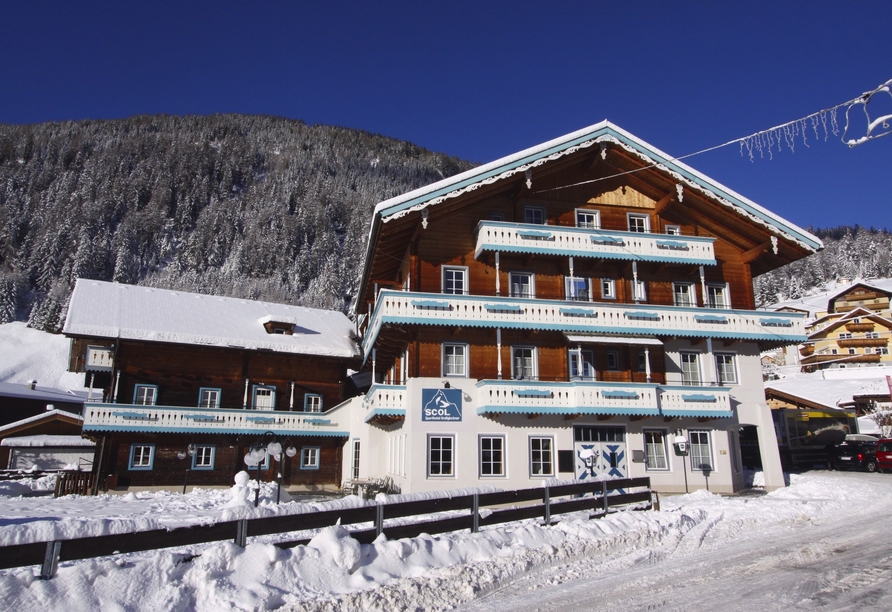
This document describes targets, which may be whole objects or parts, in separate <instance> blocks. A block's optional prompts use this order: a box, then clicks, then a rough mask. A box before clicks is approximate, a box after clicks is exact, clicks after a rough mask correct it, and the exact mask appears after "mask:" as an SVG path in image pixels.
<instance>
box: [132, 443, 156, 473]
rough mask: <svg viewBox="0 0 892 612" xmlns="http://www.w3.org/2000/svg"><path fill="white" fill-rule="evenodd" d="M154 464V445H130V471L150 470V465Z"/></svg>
mask: <svg viewBox="0 0 892 612" xmlns="http://www.w3.org/2000/svg"><path fill="white" fill-rule="evenodd" d="M154 462H155V445H154V444H131V445H130V469H131V470H151V469H152V464H153V463H154Z"/></svg>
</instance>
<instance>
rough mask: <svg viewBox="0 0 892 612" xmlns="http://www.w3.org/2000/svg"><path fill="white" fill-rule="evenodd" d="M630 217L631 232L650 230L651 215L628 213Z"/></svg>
mask: <svg viewBox="0 0 892 612" xmlns="http://www.w3.org/2000/svg"><path fill="white" fill-rule="evenodd" d="M628 219H629V231H630V232H645V233H646V232H649V231H650V217H648V216H647V215H639V214H635V213H628Z"/></svg>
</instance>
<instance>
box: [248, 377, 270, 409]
mask: <svg viewBox="0 0 892 612" xmlns="http://www.w3.org/2000/svg"><path fill="white" fill-rule="evenodd" d="M262 390H269V391H271V392H272V393H271V394H270V406H269V408H266V407H263V408H258V407H257V392H258V391H262ZM275 409H276V387H275V385H261V384H255V385H252V386H251V410H260V411H261V412H271V411H274V410H275Z"/></svg>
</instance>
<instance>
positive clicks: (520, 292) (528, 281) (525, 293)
mask: <svg viewBox="0 0 892 612" xmlns="http://www.w3.org/2000/svg"><path fill="white" fill-rule="evenodd" d="M509 280H510V282H511V297H519V298H531V297H534V296H535V293H534V292H535V286H534V285H533V275H532V274H531V273H530V272H512V273H511V274H510V275H509Z"/></svg>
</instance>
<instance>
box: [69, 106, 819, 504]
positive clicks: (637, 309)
mask: <svg viewBox="0 0 892 612" xmlns="http://www.w3.org/2000/svg"><path fill="white" fill-rule="evenodd" d="M821 246H822V245H821V242H820V240H818V239H817V238H816V237H814V236H812V235H811V234H809V233H808V232H806V231H804V230H803V229H801V228H799V227H797V226H795V225H793V224H791V223H789V222H787V221H785V220H783V219H781V218H780V217H778V216H777V215H774V214H772V213H771V212H769V211H767V210H765V209H764V208H762V207H760V206H758V205H757V204H755V203H753V202H751V201H750V200H748V199H746V198H745V197H743V196H741V195H739V194H737V193H735V192H733V191H731V190H730V189H728V188H726V187H724V186H722V185H720V184H718V183H716V182H715V181H713V180H711V179H709V178H708V177H706V176H704V175H702V174H700V173H698V172H697V171H695V170H693V169H692V168H690V167H688V166H686V165H685V164H682V163H680V162H678V161H676V160H674V159H673V158H672V157H671V156H669V155H667V154H665V153H662V152H661V151H659V150H658V149H655V148H654V147H652V146H651V145H649V144H647V143H645V142H643V141H641V140H639V139H638V138H636V137H634V136H633V135H631V134H629V133H627V132H625V131H623V130H621V129H619V128H618V127H616V126H614V125H612V124H610V123H608V122H606V121H605V122H602V123H599V124H596V125H594V126H591V127H588V128H585V129H583V130H580V131H578V132H575V133H572V134H568V135H566V136H563V137H561V138H558V139H556V140H553V141H550V142H547V143H544V144H542V145H539V146H537V147H534V148H531V149H528V150H525V151H521V152H519V153H516V154H514V155H511V156H508V157H506V158H503V159H500V160H497V161H494V162H492V163H489V164H486V165H483V166H480V167H478V168H475V169H472V170H470V171H467V172H464V173H462V174H459V175H456V176H453V177H451V178H448V179H445V180H443V181H440V182H438V183H435V184H432V185H429V186H427V187H424V188H421V189H418V190H416V191H413V192H410V193H407V194H404V195H402V196H399V197H396V198H393V199H391V200H387V201H385V202H382V203H380V204H379V205H378V206H377V207H376V208H375V212H374V216H373V220H372V227H371V232H370V236H369V242H368V250H367V255H366V259H365V262H364V267H363V269H362V271H361V285H360V290H359V295H358V296H357V298H356V302H355V310H354V313H353V315H354V317H353V318H354V321H353V322H350V321H348V320H347V318H346V317H343V315H340V314H338V313H323V312H321V311H313V310H310V309H298V308H296V307H288V306H283V305H270V304H260V303H255V304H259V305H257V306H250V305H249V304H248V303H243V302H241V301H237V300H230V299H228V298H211V297H208V296H193V295H191V294H183V293H176V292H163V291H160V290H148V289H145V288H136V287H130V288H125V289H122V288H121V286H113V285H111V286H105V285H110V284H105V285H103V284H98V285H96V284H94V285H91V286H89V287H88V286H86V285H85V286H84V288H83V290H82V287H81V283H95V282H94V281H79V283H78V287H77V288H76V289H75V293H74V295H73V298H72V310H71V311H70V312H69V320H68V322H67V323H66V329H65V332H66V333H67V334H68V335H70V336H72V338H75V342H73V343H72V347H73V350H72V366H71V367H72V369H73V370H78V371H85V372H87V375H88V377H89V376H91V374H90V371H92V372H93V375H92V376H94V378H95V379H96V380H100V381H101V384H99V385H97V386H99V387H101V394H102V395H101V399H100V400H99V401H96V402H88V403H87V406H86V407H85V415H84V419H85V421H84V432H85V434H88V435H90V436H91V437H93V438H94V439H95V440H96V441H97V446H98V447H99V449H100V450H98V451H97V453H100V454H102V457H101V459H100V461H99V466H100V467H99V470H100V472H99V473H100V476H101V478H103V479H108V478H111V479H112V480H111V484H117V485H118V486H121V485H122V484H128V483H129V484H130V485H131V486H132V485H138V484H140V483H142V484H146V485H149V484H159V485H173V484H175V483H177V482H179V481H180V479H181V478H182V475H183V466H184V465H185V462H188V461H191V462H192V465H193V467H194V469H195V472H193V474H192V476H191V477H192V478H199V479H200V478H205V479H206V480H208V484H226V483H228V482H231V478H232V476H233V475H234V474H235V472H236V471H238V470H240V469H244V468H245V465H244V461H243V459H244V456H245V454H246V453H248V452H249V451H250V449H251V448H256V447H257V446H258V442H259V441H263V442H264V443H266V441H268V440H270V441H274V442H282V443H284V444H285V446H286V448H287V450H288V451H289V453H288V454H289V456H288V457H285V455H284V451H283V450H282V448H280V447H276V450H277V451H278V456H275V457H273V460H270V459H269V458H267V459H266V460H265V461H266V463H263V462H261V463H262V468H263V469H264V470H266V471H265V472H264V473H265V474H268V475H269V476H270V477H271V476H272V474H273V473H274V472H275V471H276V470H277V469H279V470H280V472H282V471H284V472H286V474H287V476H286V480H287V481H288V482H287V483H286V484H290V485H292V486H295V485H306V486H318V487H323V486H340V485H341V484H343V483H344V482H347V481H352V482H365V481H370V480H374V479H389V481H390V482H392V483H393V486H394V487H395V488H396V489H398V490H401V491H402V492H404V493H409V492H420V491H431V490H443V489H455V488H464V487H478V486H485V485H490V486H496V487H499V488H504V489H510V488H524V487H533V486H540V485H541V483H542V481H543V480H548V479H560V480H566V479H590V478H605V477H606V478H622V477H635V476H649V477H650V478H651V482H652V485H653V487H654V488H655V489H657V490H662V491H684V490H685V488H686V487H688V488H691V489H693V488H704V487H708V488H709V489H710V490H712V491H718V492H732V491H736V490H739V489H741V488H743V487H744V475H743V470H744V466H743V464H742V461H741V451H740V436H741V432H744V431H746V432H747V433H748V435H747V439H757V440H758V446H759V452H760V455H761V464H762V469H763V472H764V477H765V486H766V488H768V489H774V488H778V487H783V486H784V478H783V473H782V471H781V465H780V460H779V457H778V448H777V442H776V438H775V432H774V427H773V424H772V419H771V414H770V411H769V408H768V406H767V404H766V403H765V399H764V392H763V387H762V376H761V368H760V359H759V354H760V351H763V350H765V349H768V348H772V347H778V346H784V345H789V344H795V343H800V342H803V341H804V340H805V332H804V328H803V316H802V315H801V314H800V313H792V312H767V311H757V310H755V302H754V297H753V289H752V279H753V277H754V276H755V275H758V274H762V273H764V272H766V271H769V270H772V269H774V268H776V267H779V266H781V265H784V264H786V263H789V262H791V261H794V260H796V259H798V258H801V257H804V256H806V255H808V254H810V253H813V252H815V251H816V250H818V249H820V248H821ZM115 291H117V292H118V293H114V292H115ZM147 291H153V292H154V293H152V294H148V293H145V292H147ZM128 292H130V293H128ZM140 292H143V293H140ZM168 293H171V294H175V296H174V297H170V296H168V295H167V294H168ZM106 294H108V295H106ZM91 295H92V296H93V297H92V298H90V297H89V296H91ZM102 296H105V297H102ZM162 297H163V298H164V299H163V300H161V302H159V304H162V305H163V308H166V309H167V311H166V314H164V313H162V314H159V315H157V316H156V317H155V320H154V321H153V320H151V316H150V315H149V314H147V313H146V312H142V313H141V314H140V315H139V317H136V318H135V319H133V320H132V322H131V323H132V325H136V324H137V323H138V324H139V326H141V328H140V329H139V330H136V331H133V330H131V331H130V332H127V333H124V334H123V336H122V329H123V327H122V326H121V325H117V324H115V325H110V326H107V327H106V328H103V327H102V326H98V327H97V326H96V325H94V324H92V323H89V322H88V321H87V320H88V319H91V318H94V319H95V317H97V316H98V315H97V313H98V312H99V309H100V308H107V309H108V310H109V311H111V313H112V314H113V315H114V317H118V318H120V317H124V315H123V314H121V313H122V308H136V309H137V310H138V309H140V308H142V309H143V310H145V309H146V308H154V307H151V306H147V305H146V304H150V303H153V302H152V301H151V300H159V299H161V298H162ZM148 298H151V299H150V301H149V302H145V301H144V299H148ZM103 299H104V300H112V302H111V303H112V304H114V306H109V305H108V304H109V303H110V302H103V301H102V300H103ZM91 300H93V301H94V302H95V303H93V304H92V305H90V301H91ZM114 300H118V302H114ZM100 302H101V304H106V306H102V305H101V304H100ZM184 308H185V310H183V309H184ZM106 314H109V313H106ZM134 316H135V315H134ZM219 316H223V317H225V319H223V320H219V319H217V317H219ZM78 317H82V318H83V319H84V321H82V322H81V323H79V322H78ZM239 317H241V319H242V321H241V323H239V322H238V321H236V319H238V318H239ZM124 318H126V317H124ZM172 318H176V319H177V321H178V322H177V323H176V325H174V326H173V327H171V325H172V324H171V320H172ZM147 321H148V323H151V324H152V325H155V326H157V327H158V328H159V329H167V330H168V331H167V332H165V333H156V332H153V331H152V330H151V329H148V328H146V322H147ZM91 325H93V326H92V327H91ZM354 325H355V327H354ZM223 331H226V333H222V332H223ZM354 332H356V333H355V334H354ZM128 334H129V336H128ZM350 370H354V371H358V372H360V374H361V375H360V376H358V377H354V380H355V379H362V378H363V376H362V374H364V375H365V378H366V379H367V380H368V381H370V386H369V383H366V386H362V387H361V389H362V390H361V391H356V390H355V388H354V387H353V386H352V385H351V384H349V380H348V376H347V375H348V373H349V371H350ZM351 395H352V396H353V397H350V396H351ZM161 403H163V404H165V405H161ZM183 449H189V452H190V453H191V455H190V456H191V457H192V458H191V459H185V460H184V459H183V456H184V452H183ZM195 457H198V459H195ZM275 461H280V462H283V463H284V466H283V467H282V468H281V469H280V468H279V467H277V465H278V464H276V463H275ZM255 463H256V461H255ZM202 469H203V470H204V473H203V474H204V476H203V475H202ZM212 475H213V476H212ZM187 477H189V476H188V475H187ZM196 482H198V481H197V480H196Z"/></svg>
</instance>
